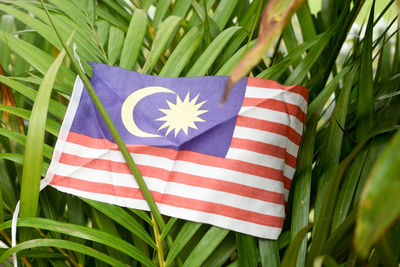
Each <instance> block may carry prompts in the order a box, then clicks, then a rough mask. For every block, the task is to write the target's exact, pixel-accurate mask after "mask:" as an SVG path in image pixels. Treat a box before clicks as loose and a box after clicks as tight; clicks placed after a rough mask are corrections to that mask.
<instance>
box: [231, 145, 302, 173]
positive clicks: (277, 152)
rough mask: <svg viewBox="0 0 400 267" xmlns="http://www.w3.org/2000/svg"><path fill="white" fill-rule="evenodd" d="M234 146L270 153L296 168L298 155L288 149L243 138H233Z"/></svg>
mask: <svg viewBox="0 0 400 267" xmlns="http://www.w3.org/2000/svg"><path fill="white" fill-rule="evenodd" d="M231 147H232V148H238V149H245V150H249V151H253V152H257V153H260V154H265V155H270V156H273V157H277V158H280V159H284V160H285V164H287V165H289V166H290V167H292V168H296V157H294V156H292V155H291V154H289V153H287V152H286V149H284V148H282V147H279V146H274V145H271V144H266V143H262V142H258V141H253V140H249V139H242V138H232V142H231Z"/></svg>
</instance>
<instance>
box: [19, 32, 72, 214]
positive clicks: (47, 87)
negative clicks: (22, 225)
mask: <svg viewBox="0 0 400 267" xmlns="http://www.w3.org/2000/svg"><path fill="white" fill-rule="evenodd" d="M71 39H72V35H71V37H70V39H69V41H71ZM69 41H68V42H69ZM64 56H65V50H63V51H61V52H60V54H59V55H58V57H57V58H56V60H55V61H54V63H53V64H52V65H51V66H50V68H49V70H48V71H47V72H46V74H45V75H44V77H43V81H42V84H41V85H40V88H39V91H38V94H37V96H36V99H35V102H34V104H33V109H32V114H31V119H30V121H29V128H28V134H27V138H26V146H25V157H24V166H23V170H22V180H21V211H20V216H21V217H31V216H36V211H37V206H38V199H39V184H40V178H41V172H42V162H43V146H44V133H45V125H46V117H47V110H48V106H49V100H50V95H51V91H52V89H53V84H54V81H55V79H56V75H57V72H58V69H59V67H60V65H61V63H62V61H63V59H64Z"/></svg>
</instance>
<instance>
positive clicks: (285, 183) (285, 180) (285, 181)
mask: <svg viewBox="0 0 400 267" xmlns="http://www.w3.org/2000/svg"><path fill="white" fill-rule="evenodd" d="M291 184H292V179H289V178H288V177H286V176H285V177H283V186H284V187H285V189H287V190H290V185H291Z"/></svg>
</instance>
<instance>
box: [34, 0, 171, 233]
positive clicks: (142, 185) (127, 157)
mask: <svg viewBox="0 0 400 267" xmlns="http://www.w3.org/2000/svg"><path fill="white" fill-rule="evenodd" d="M40 2H41V3H42V6H43V8H44V10H45V12H46V14H47V16H48V18H49V20H50V22H51V24H52V26H53V29H54V31H55V32H56V34H57V36H58V39H59V40H60V42H61V44H62V46H63V47H64V49H65V51H66V53H67V55H68V57H69V59H70V60H71V63H72V65H73V66H74V68H75V69H76V71H77V72H78V75H79V77H80V78H81V80H82V82H83V84H84V85H85V88H86V90H87V92H88V93H89V96H90V98H91V99H92V101H93V103H94V104H95V106H96V108H97V110H98V111H99V113H100V115H101V117H102V118H103V120H104V122H105V124H106V126H107V128H108V130H109V131H110V133H111V135H112V137H113V138H114V140H115V142H116V143H117V145H118V148H119V149H120V151H121V153H122V155H123V156H124V158H125V161H126V163H127V164H128V167H129V169H130V170H131V172H132V174H133V176H134V177H135V179H136V182H137V183H138V185H139V188H140V190H141V191H142V193H143V196H144V198H145V200H146V201H147V204H148V205H149V207H150V210H151V212H152V214H154V219H155V221H156V222H157V224H158V226H159V227H160V230H161V231H162V230H163V229H164V227H165V223H164V220H163V218H162V216H161V213H160V211H159V210H158V207H157V205H156V203H155V202H154V199H153V197H152V195H151V193H150V191H149V189H148V188H147V185H146V183H145V181H144V180H143V177H142V175H141V174H140V172H139V169H138V168H137V166H136V164H135V162H134V161H133V159H132V156H131V154H130V153H129V151H128V149H127V147H126V145H125V143H124V142H123V140H122V138H121V136H120V134H119V133H118V131H117V129H116V127H115V125H114V124H113V122H112V120H111V118H110V116H109V115H108V113H107V111H106V109H105V108H104V106H103V103H101V101H100V98H99V97H98V95H97V94H96V92H95V91H94V89H93V87H92V85H91V84H90V81H89V79H88V78H87V77H86V75H85V73H84V72H83V70H82V69H81V68H80V66H79V64H78V62H77V61H76V59H75V57H74V56H73V54H72V52H71V50H70V48H69V47H68V46H67V45H66V43H65V42H64V40H63V39H62V37H61V35H60V33H59V32H58V30H57V28H56V26H55V24H54V21H53V19H52V17H51V16H50V13H49V11H48V10H47V8H46V5H45V4H44V2H43V0H40Z"/></svg>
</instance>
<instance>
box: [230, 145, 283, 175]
mask: <svg viewBox="0 0 400 267" xmlns="http://www.w3.org/2000/svg"><path fill="white" fill-rule="evenodd" d="M226 157H227V158H230V159H237V160H241V161H244V162H249V163H252V164H257V165H261V166H265V167H268V168H273V169H276V170H279V171H283V164H284V163H285V159H282V158H277V157H274V156H270V155H265V154H261V153H258V152H254V151H249V150H245V149H240V148H229V150H228V153H227V154H226Z"/></svg>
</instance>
